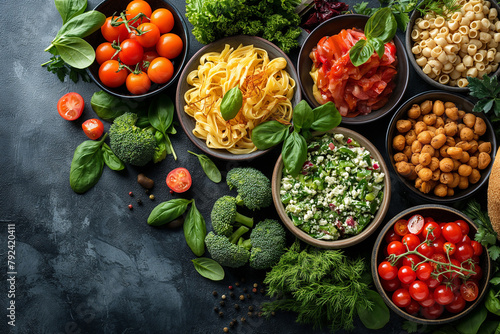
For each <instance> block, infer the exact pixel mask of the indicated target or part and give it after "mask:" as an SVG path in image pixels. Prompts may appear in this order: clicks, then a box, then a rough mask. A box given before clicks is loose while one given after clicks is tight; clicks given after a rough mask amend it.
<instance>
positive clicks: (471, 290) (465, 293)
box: [460, 281, 479, 302]
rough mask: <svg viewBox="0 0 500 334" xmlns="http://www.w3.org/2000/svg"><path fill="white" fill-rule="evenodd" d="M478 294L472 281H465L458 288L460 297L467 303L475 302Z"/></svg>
mask: <svg viewBox="0 0 500 334" xmlns="http://www.w3.org/2000/svg"><path fill="white" fill-rule="evenodd" d="M478 293H479V288H478V287H477V284H476V283H474V282H473V281H467V282H465V283H463V284H462V285H461V286H460V295H461V296H462V297H463V299H465V300H466V301H468V302H471V301H473V300H476V298H477V295H478Z"/></svg>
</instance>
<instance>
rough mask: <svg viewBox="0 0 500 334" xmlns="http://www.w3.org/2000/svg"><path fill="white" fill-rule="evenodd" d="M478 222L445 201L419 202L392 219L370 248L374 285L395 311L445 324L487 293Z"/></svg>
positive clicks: (487, 261)
mask: <svg viewBox="0 0 500 334" xmlns="http://www.w3.org/2000/svg"><path fill="white" fill-rule="evenodd" d="M476 232H477V227H476V225H475V224H474V222H473V221H472V220H471V219H470V218H469V217H467V216H466V215H465V214H464V213H462V212H460V211H458V210H456V209H453V208H450V207H447V206H444V205H420V206H415V207H412V208H409V209H407V210H405V211H403V212H401V213H399V214H397V215H396V216H395V217H394V218H392V219H391V220H390V221H389V222H388V223H387V224H386V225H385V227H384V228H383V229H382V231H381V232H380V234H379V236H378V237H377V240H376V241H375V245H374V248H373V253H372V259H371V265H372V276H373V281H374V284H375V286H376V288H377V290H378V292H379V293H380V295H381V296H382V298H383V299H384V301H385V303H386V304H387V305H388V306H389V307H390V308H391V309H392V310H393V311H394V312H395V313H396V314H398V315H399V316H401V317H403V318H405V319H408V320H411V321H413V322H417V323H421V324H430V325H431V324H444V323H448V322H451V321H454V320H457V319H459V318H461V317H463V316H465V315H467V314H469V313H470V312H471V311H472V310H473V309H474V308H475V307H476V306H477V305H478V304H479V303H480V302H481V300H482V298H483V297H484V296H485V294H486V292H487V285H488V280H489V277H490V274H491V263H490V257H489V254H488V250H487V249H486V248H484V247H483V246H482V245H481V244H480V243H479V242H477V241H475V240H474V235H475V234H476Z"/></svg>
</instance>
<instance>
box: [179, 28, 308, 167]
mask: <svg viewBox="0 0 500 334" xmlns="http://www.w3.org/2000/svg"><path fill="white" fill-rule="evenodd" d="M226 44H228V45H229V46H231V47H233V48H237V47H238V46H239V45H240V44H241V45H244V46H245V45H253V46H254V47H256V48H261V49H264V50H266V51H267V53H268V55H269V58H270V59H274V58H278V57H283V58H285V60H286V62H287V66H286V68H285V69H286V71H287V72H288V74H289V75H290V77H291V78H292V79H293V80H294V81H295V92H294V95H293V98H292V101H291V102H292V106H295V105H296V104H297V103H299V102H300V100H301V92H300V88H299V87H298V83H297V82H298V79H297V73H296V71H295V67H294V66H293V63H292V61H291V60H290V58H288V56H287V55H286V54H285V53H284V52H283V51H282V50H281V49H280V48H278V47H277V46H276V45H274V44H273V43H271V42H269V41H267V40H265V39H263V38H260V37H256V36H247V35H239V36H231V37H226V38H223V39H220V40H217V41H215V42H213V43H210V44H208V45H205V46H204V47H202V48H201V49H200V50H199V51H198V52H196V53H195V54H194V56H193V57H192V58H191V59H190V60H189V62H188V63H187V64H186V66H185V68H184V70H183V71H182V73H181V75H180V77H179V83H178V85H177V93H176V95H175V109H176V110H177V116H178V117H179V121H180V123H181V126H182V128H183V129H184V132H186V134H187V136H188V137H189V139H190V140H191V141H192V142H193V144H195V145H196V146H197V147H198V148H199V149H200V150H202V151H203V152H204V153H206V154H209V155H211V156H213V157H215V158H218V159H223V160H233V161H234V160H238V161H243V160H252V159H255V158H257V157H259V156H261V155H263V154H265V153H266V152H267V151H268V150H264V151H261V150H257V151H254V152H252V153H248V154H233V153H231V152H229V151H227V150H225V149H214V148H209V147H208V146H207V144H206V142H205V140H204V139H200V138H198V137H196V136H195V135H194V134H193V129H194V127H195V125H196V121H195V119H194V118H192V117H191V116H189V115H188V114H186V112H185V111H184V106H185V105H186V102H185V100H184V93H185V92H186V91H187V90H188V89H189V88H190V86H189V85H188V83H187V81H186V78H187V76H188V74H189V73H191V72H192V71H193V70H196V69H197V68H198V65H199V64H200V58H201V56H202V55H204V54H205V53H208V52H221V51H222V50H224V47H225V45H226Z"/></svg>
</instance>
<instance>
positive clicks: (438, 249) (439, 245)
mask: <svg viewBox="0 0 500 334" xmlns="http://www.w3.org/2000/svg"><path fill="white" fill-rule="evenodd" d="M444 243H445V241H444V238H441V237H439V238H437V239H436V240H434V241H433V242H432V249H433V250H434V254H444V249H443V246H444Z"/></svg>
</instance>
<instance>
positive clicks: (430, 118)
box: [423, 114, 437, 125]
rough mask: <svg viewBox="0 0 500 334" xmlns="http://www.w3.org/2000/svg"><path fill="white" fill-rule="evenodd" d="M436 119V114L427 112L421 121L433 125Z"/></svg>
mask: <svg viewBox="0 0 500 334" xmlns="http://www.w3.org/2000/svg"><path fill="white" fill-rule="evenodd" d="M436 119H437V116H436V114H427V115H425V116H424V118H423V121H424V123H425V124H427V125H434V124H436Z"/></svg>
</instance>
